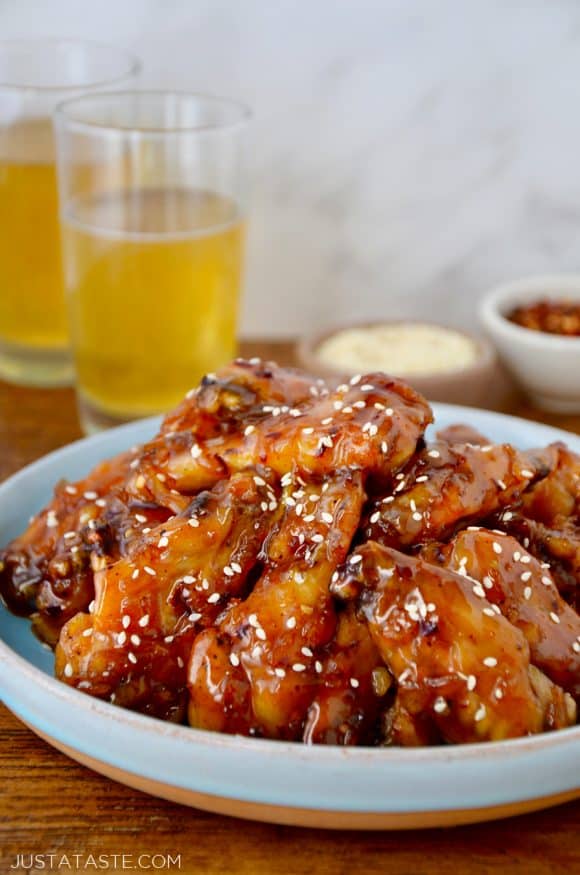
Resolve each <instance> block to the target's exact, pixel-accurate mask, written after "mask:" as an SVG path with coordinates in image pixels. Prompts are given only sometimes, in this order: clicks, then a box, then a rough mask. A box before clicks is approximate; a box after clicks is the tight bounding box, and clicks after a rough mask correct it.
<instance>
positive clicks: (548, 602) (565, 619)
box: [424, 529, 580, 698]
mask: <svg viewBox="0 0 580 875" xmlns="http://www.w3.org/2000/svg"><path fill="white" fill-rule="evenodd" d="M424 557H425V558H426V559H427V560H428V561H430V562H435V563H438V564H441V565H443V566H444V567H446V568H449V569H451V570H452V571H455V572H456V573H457V574H462V575H464V576H465V577H466V578H468V579H469V580H472V581H476V582H477V583H478V584H480V587H479V588H478V592H481V591H482V590H484V591H485V595H486V598H487V600H488V601H489V602H491V604H492V605H494V606H497V607H498V608H499V609H500V610H501V612H502V614H503V615H504V616H505V617H507V619H508V620H509V621H510V623H512V624H513V625H514V626H517V627H518V629H521V631H522V632H523V634H524V635H525V637H526V640H527V642H528V644H529V647H530V654H531V660H532V662H533V663H534V665H537V666H538V668H540V669H541V670H542V671H543V672H544V674H546V675H547V676H548V677H549V678H551V680H553V681H554V683H556V684H558V685H559V686H561V687H563V689H565V690H567V691H568V692H569V693H571V694H572V695H573V696H575V697H576V698H578V697H580V617H579V616H578V614H577V613H576V612H575V611H574V610H573V609H572V608H571V607H570V606H569V605H567V604H566V602H565V601H563V599H562V598H561V596H560V595H559V593H558V590H557V589H556V585H555V583H554V581H553V579H552V576H551V575H550V572H549V571H548V570H547V569H545V568H543V567H542V565H541V564H540V563H539V562H538V561H537V559H534V558H533V556H531V555H530V554H529V553H528V552H527V550H524V548H523V547H522V546H521V545H520V544H519V543H518V542H517V541H516V540H515V539H514V538H511V537H509V536H507V535H500V534H498V533H497V532H490V531H487V530H485V529H477V530H476V531H465V532H460V533H459V534H458V535H457V537H456V538H454V540H453V541H451V542H450V543H449V544H444V545H440V546H435V545H431V546H430V547H428V548H427V549H426V551H425V552H424Z"/></svg>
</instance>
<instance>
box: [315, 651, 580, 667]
mask: <svg viewBox="0 0 580 875" xmlns="http://www.w3.org/2000/svg"><path fill="white" fill-rule="evenodd" d="M578 646H579V647H580V645H578ZM314 671H315V672H316V674H321V673H322V663H321V662H320V660H319V659H317V660H316V662H315V663H314Z"/></svg>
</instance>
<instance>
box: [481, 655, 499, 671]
mask: <svg viewBox="0 0 580 875" xmlns="http://www.w3.org/2000/svg"><path fill="white" fill-rule="evenodd" d="M483 664H484V665H486V666H487V667H488V668H495V666H496V665H497V659H496V658H495V656H486V657H485V659H484V660H483Z"/></svg>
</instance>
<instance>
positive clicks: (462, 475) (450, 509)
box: [363, 441, 537, 549]
mask: <svg viewBox="0 0 580 875" xmlns="http://www.w3.org/2000/svg"><path fill="white" fill-rule="evenodd" d="M536 475H537V471H536V469H534V468H533V467H531V462H530V461H529V460H528V459H527V457H525V456H523V455H522V454H520V453H519V452H518V451H517V450H515V449H514V448H513V447H511V446H510V445H509V444H500V445H497V446H492V445H487V446H484V447H479V446H474V445H472V444H452V445H451V444H447V443H445V442H441V441H440V442H438V443H435V444H432V445H429V446H427V447H426V448H425V449H424V450H422V451H421V452H420V453H418V454H417V456H416V457H415V458H414V459H413V460H412V461H411V463H410V464H409V465H408V466H407V468H406V469H405V470H404V471H402V472H400V473H399V474H397V475H396V477H395V480H394V482H393V484H392V488H391V490H390V494H388V495H385V496H384V497H379V498H377V499H376V500H375V501H374V502H373V503H372V504H371V507H370V510H369V511H368V514H367V517H366V521H365V524H364V525H363V535H364V537H365V538H368V539H371V540H374V541H378V542H379V543H380V544H383V545H384V546H391V547H397V548H399V549H405V548H407V547H410V546H415V545H420V544H424V543H427V542H429V541H439V540H443V539H445V538H446V537H448V536H449V535H451V534H453V532H454V531H455V530H456V529H458V528H459V527H460V526H463V525H465V524H467V523H468V522H469V521H470V520H473V519H478V518H481V517H482V516H487V515H488V514H491V513H493V512H494V511H495V510H497V509H498V508H503V507H506V506H507V505H509V504H511V503H513V502H514V501H516V500H517V499H518V498H519V496H520V495H521V493H522V492H523V491H524V490H525V489H526V488H527V486H528V484H529V483H530V482H531V481H532V480H533V479H534V478H535V477H536Z"/></svg>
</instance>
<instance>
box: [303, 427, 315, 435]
mask: <svg viewBox="0 0 580 875" xmlns="http://www.w3.org/2000/svg"><path fill="white" fill-rule="evenodd" d="M313 432H314V429H313V428H312V426H310V425H309V426H307V427H306V428H303V429H302V434H312V433H313Z"/></svg>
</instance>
